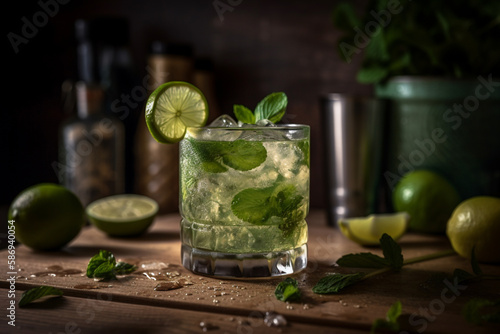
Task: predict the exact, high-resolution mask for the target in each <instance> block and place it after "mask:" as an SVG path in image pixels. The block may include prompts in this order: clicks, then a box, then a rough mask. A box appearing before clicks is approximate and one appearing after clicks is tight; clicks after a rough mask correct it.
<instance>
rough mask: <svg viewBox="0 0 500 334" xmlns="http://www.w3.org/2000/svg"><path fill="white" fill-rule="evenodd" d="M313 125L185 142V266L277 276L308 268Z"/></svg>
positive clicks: (192, 132) (211, 132) (207, 133)
mask: <svg viewBox="0 0 500 334" xmlns="http://www.w3.org/2000/svg"><path fill="white" fill-rule="evenodd" d="M309 141H310V139H309V126H307V125H276V126H271V127H258V126H249V127H204V128H194V127H193V128H188V129H187V132H186V135H185V137H184V139H183V140H182V141H181V143H180V194H179V196H180V212H181V215H182V221H181V240H182V251H181V256H182V263H183V265H184V266H185V267H186V268H188V269H190V270H191V271H193V272H195V273H198V274H205V275H213V276H221V277H242V278H245V277H271V276H283V275H290V274H293V273H296V272H298V271H300V270H302V269H304V268H305V267H306V265H307V245H306V243H307V223H306V221H305V218H306V216H307V214H308V211H309V163H310V158H309V146H310V144H309Z"/></svg>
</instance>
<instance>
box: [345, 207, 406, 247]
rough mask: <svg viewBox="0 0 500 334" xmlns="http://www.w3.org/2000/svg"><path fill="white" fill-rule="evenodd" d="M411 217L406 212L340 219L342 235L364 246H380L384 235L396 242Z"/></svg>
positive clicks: (404, 230)
mask: <svg viewBox="0 0 500 334" xmlns="http://www.w3.org/2000/svg"><path fill="white" fill-rule="evenodd" d="M409 220H410V216H409V215H408V213H406V212H397V213H390V214H374V215H370V216H368V217H358V218H343V219H339V221H338V225H339V228H340V231H341V232H342V234H344V235H345V236H346V237H347V238H349V239H350V240H352V241H354V242H356V243H358V244H360V245H363V246H370V245H378V244H379V243H380V242H379V240H380V238H381V237H382V235H383V234H384V233H387V234H388V235H390V236H391V237H392V238H393V239H394V240H397V239H399V238H400V237H401V236H402V235H403V234H404V233H405V232H406V229H407V228H408V221H409Z"/></svg>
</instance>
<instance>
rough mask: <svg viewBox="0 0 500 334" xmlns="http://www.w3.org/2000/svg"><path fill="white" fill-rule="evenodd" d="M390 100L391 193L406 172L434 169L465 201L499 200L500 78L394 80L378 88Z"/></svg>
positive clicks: (378, 93)
mask: <svg viewBox="0 0 500 334" xmlns="http://www.w3.org/2000/svg"><path fill="white" fill-rule="evenodd" d="M375 92H376V96H377V97H378V98H383V99H388V100H389V102H390V103H389V109H390V110H388V116H389V117H388V120H387V122H388V124H387V126H388V127H387V128H388V129H389V130H388V133H387V138H386V140H387V144H386V154H387V156H386V159H385V160H386V166H385V168H384V170H385V172H384V178H385V181H386V184H387V185H388V186H389V189H392V188H393V187H394V185H395V183H396V182H397V180H398V179H399V178H400V177H402V176H403V175H404V174H405V173H407V172H409V171H411V170H415V169H430V170H434V171H436V172H438V173H440V174H442V175H443V176H445V177H446V178H447V179H448V180H449V181H450V182H451V183H452V184H453V185H455V187H456V188H457V190H458V191H459V193H460V195H461V196H462V198H463V199H465V198H469V197H472V196H476V195H491V196H500V79H494V78H492V77H491V76H480V77H478V78H476V79H475V80H470V81H465V80H453V79H445V78H429V77H395V78H393V79H391V80H390V81H388V82H387V83H386V84H384V85H378V86H377V87H376V88H375Z"/></svg>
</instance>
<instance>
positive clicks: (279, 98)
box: [233, 92, 288, 124]
mask: <svg viewBox="0 0 500 334" xmlns="http://www.w3.org/2000/svg"><path fill="white" fill-rule="evenodd" d="M287 104H288V97H287V96H286V94H285V93H283V92H278V93H271V94H269V95H267V96H266V97H264V98H263V99H262V100H261V101H260V102H259V103H258V104H257V106H256V107H255V110H254V111H253V112H252V111H251V110H250V109H248V108H247V107H245V106H243V105H240V104H235V105H234V106H233V112H234V116H235V117H236V119H237V120H238V121H240V122H242V123H247V124H255V123H257V122H258V121H260V120H263V119H267V120H269V121H271V122H273V123H277V122H279V121H280V120H281V119H282V118H283V116H284V115H285V112H286V106H287Z"/></svg>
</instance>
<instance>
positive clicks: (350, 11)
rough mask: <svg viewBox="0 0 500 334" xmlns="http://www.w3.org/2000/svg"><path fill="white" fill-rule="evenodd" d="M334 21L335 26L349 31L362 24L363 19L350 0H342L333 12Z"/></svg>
mask: <svg viewBox="0 0 500 334" xmlns="http://www.w3.org/2000/svg"><path fill="white" fill-rule="evenodd" d="M332 21H333V25H334V26H335V27H337V28H339V29H340V30H344V31H347V32H350V31H352V30H353V29H354V28H355V27H358V26H360V25H361V19H360V18H359V17H358V15H357V14H356V11H355V10H354V7H353V5H352V4H351V3H349V2H341V3H339V4H338V5H337V6H336V7H335V9H334V10H333V13H332Z"/></svg>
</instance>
